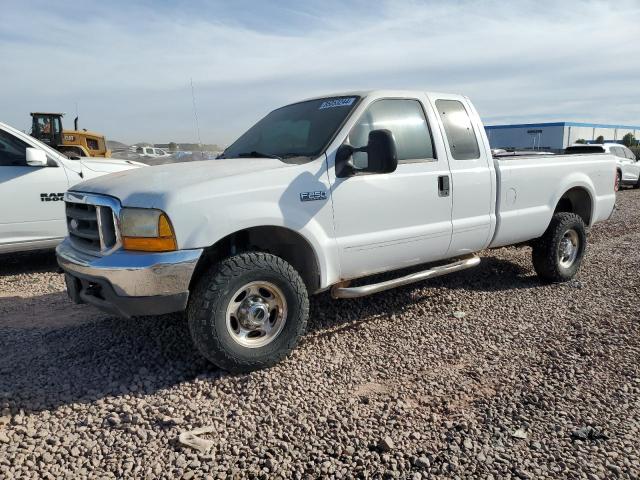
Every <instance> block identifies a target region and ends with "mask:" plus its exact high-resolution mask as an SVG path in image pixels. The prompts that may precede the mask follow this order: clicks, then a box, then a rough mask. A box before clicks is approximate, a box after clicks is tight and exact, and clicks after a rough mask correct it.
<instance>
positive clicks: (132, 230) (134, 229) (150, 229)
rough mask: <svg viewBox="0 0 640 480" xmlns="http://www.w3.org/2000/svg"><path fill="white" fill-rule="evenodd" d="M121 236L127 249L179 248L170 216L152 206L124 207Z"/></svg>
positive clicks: (146, 250)
mask: <svg viewBox="0 0 640 480" xmlns="http://www.w3.org/2000/svg"><path fill="white" fill-rule="evenodd" d="M120 236H121V237H122V248H124V249H125V250H135V251H140V252H171V251H174V250H177V248H178V244H177V242H176V236H175V233H174V231H173V227H172V226H171V222H170V221H169V217H167V214H166V213H164V212H163V211H161V210H155V209H152V208H123V209H122V210H121V211H120Z"/></svg>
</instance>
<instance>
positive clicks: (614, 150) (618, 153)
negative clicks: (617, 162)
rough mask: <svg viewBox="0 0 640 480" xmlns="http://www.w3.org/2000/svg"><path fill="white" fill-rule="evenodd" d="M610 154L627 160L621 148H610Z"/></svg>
mask: <svg viewBox="0 0 640 480" xmlns="http://www.w3.org/2000/svg"><path fill="white" fill-rule="evenodd" d="M611 153H613V154H614V155H615V156H616V157H620V158H627V156H626V155H625V154H624V150H623V149H622V148H621V147H611Z"/></svg>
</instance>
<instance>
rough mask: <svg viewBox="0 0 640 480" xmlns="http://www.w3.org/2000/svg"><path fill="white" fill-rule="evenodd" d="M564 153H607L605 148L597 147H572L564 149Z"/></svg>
mask: <svg viewBox="0 0 640 480" xmlns="http://www.w3.org/2000/svg"><path fill="white" fill-rule="evenodd" d="M564 153H568V154H573V153H575V154H578V153H605V150H604V147H598V146H595V145H593V146H592V145H572V146H570V147H567V148H565V149H564ZM611 153H613V152H611Z"/></svg>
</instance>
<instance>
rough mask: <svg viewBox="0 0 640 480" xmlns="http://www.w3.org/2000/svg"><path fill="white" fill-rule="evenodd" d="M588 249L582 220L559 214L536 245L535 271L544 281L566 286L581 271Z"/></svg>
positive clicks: (568, 214) (534, 245)
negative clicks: (560, 283)
mask: <svg viewBox="0 0 640 480" xmlns="http://www.w3.org/2000/svg"><path fill="white" fill-rule="evenodd" d="M586 246H587V235H586V229H585V225H584V222H583V220H582V218H580V217H579V216H578V215H576V214H575V213H568V212H560V213H556V214H555V215H554V216H553V218H552V219H551V223H550V224H549V227H548V228H547V230H546V231H545V232H544V234H543V235H542V237H540V238H539V239H538V240H536V242H535V243H534V244H533V251H532V260H533V267H534V269H535V271H536V273H537V274H538V276H539V277H540V278H542V279H543V280H546V281H548V282H566V281H568V280H571V279H572V278H573V277H574V276H575V274H576V273H577V271H578V269H579V268H580V264H581V263H582V258H583V257H584V252H585V248H586Z"/></svg>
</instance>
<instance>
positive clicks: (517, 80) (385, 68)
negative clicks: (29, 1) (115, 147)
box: [0, 1, 640, 142]
mask: <svg viewBox="0 0 640 480" xmlns="http://www.w3.org/2000/svg"><path fill="white" fill-rule="evenodd" d="M125 5H126V4H125ZM322 5H324V4H317V5H316V4H314V5H312V6H311V7H305V10H302V11H297V12H296V11H292V12H291V11H289V12H286V11H283V10H275V11H274V12H272V13H271V15H272V16H271V17H269V18H265V21H264V22H262V23H261V22H257V21H256V19H255V18H253V16H252V9H251V7H250V6H249V5H245V6H244V8H245V9H246V10H245V11H244V12H243V11H242V9H241V11H234V12H232V13H227V14H226V15H218V14H217V13H216V11H212V10H210V9H207V8H205V7H202V8H203V9H202V11H201V12H195V13H194V11H193V9H191V10H189V11H186V10H180V9H177V8H176V9H169V10H166V9H165V10H162V11H154V10H151V9H150V8H144V7H135V6H134V7H127V6H124V5H123V6H120V7H122V8H115V7H114V6H113V4H112V3H110V2H105V3H103V4H94V5H91V6H90V7H81V8H78V9H75V8H74V7H75V6H73V5H67V4H63V5H58V4H56V5H55V7H54V6H49V7H43V6H41V7H38V8H36V7H33V6H31V7H29V6H25V5H23V4H22V3H14V4H12V6H9V7H4V9H3V17H4V20H3V26H2V31H0V40H1V42H0V58H2V63H3V65H5V66H10V68H6V67H5V68H3V73H2V75H0V87H2V91H3V92H4V95H3V97H4V98H3V100H2V102H3V104H4V105H2V107H1V111H2V112H3V120H5V121H8V122H9V123H13V124H15V125H17V126H18V127H23V128H24V127H25V126H26V124H27V123H28V112H29V111H32V110H36V109H53V110H63V111H65V110H66V111H69V112H73V110H74V108H75V106H74V105H75V102H76V101H78V102H79V104H80V110H81V116H82V118H81V120H82V123H83V125H85V126H87V127H91V128H93V129H96V130H101V131H104V132H105V133H106V134H107V135H108V136H109V137H110V138H114V139H120V140H123V141H138V140H145V139H148V140H149V141H168V140H171V139H175V140H177V141H181V140H182V141H188V140H193V139H194V138H195V133H194V128H193V113H192V109H191V108H192V107H191V95H190V91H189V78H190V77H193V79H194V83H195V85H196V95H197V100H198V109H199V117H200V121H201V131H202V136H203V140H205V141H211V142H214V141H218V142H228V141H230V140H232V139H233V138H234V137H235V136H236V135H238V134H239V133H241V131H242V130H243V129H244V128H246V127H248V126H249V124H250V123H251V122H253V121H254V120H256V119H257V118H258V117H260V116H261V115H263V114H264V113H265V112H266V111H268V110H269V109H271V108H273V107H276V106H278V105H279V104H281V103H283V102H286V101H290V100H296V99H298V98H301V97H307V96H310V95H315V94H318V93H330V92H331V91H336V90H344V89H360V88H376V87H390V88H420V89H429V90H440V91H453V92H460V93H464V94H466V95H469V96H470V97H471V98H472V100H474V102H475V103H476V104H477V106H478V109H479V111H480V113H481V114H482V115H483V116H484V117H485V120H489V121H491V122H494V123H495V122H503V121H509V120H516V121H529V120H530V121H537V120H551V119H554V120H584V121H591V120H593V121H600V122H612V123H632V124H640V113H639V112H640V93H638V88H637V80H638V78H640V66H638V62H637V61H635V60H634V59H633V55H636V56H637V44H638V43H639V41H640V29H638V28H637V18H638V14H640V5H639V4H638V3H637V2H631V1H628V2H624V1H623V2H604V1H591V2H582V1H565V2H551V1H542V2H540V1H538V2H534V1H521V2H497V1H463V2H456V3H450V2H447V3H445V4H441V3H435V2H418V1H402V2H401V1H389V2H387V3H385V4H375V3H374V4H372V3H357V4H351V5H349V4H345V3H340V5H341V6H340V7H339V8H338V7H336V8H335V9H334V8H332V5H331V4H329V5H327V7H326V9H324V10H326V13H325V14H321V13H320V12H323V8H322ZM336 5H337V4H336ZM216 8H217V9H218V12H220V11H221V10H220V8H223V7H220V6H219V5H218V6H217V7H216ZM256 8H258V7H256ZM289 10H291V9H289ZM69 11H73V12H74V14H73V15H72V16H70V17H67V16H65V12H69ZM331 12H334V13H333V14H332V13H331ZM261 13H262V14H263V15H269V13H264V11H263V10H261ZM290 14H292V16H291V15H290ZM314 15H316V17H314ZM285 16H286V19H285ZM245 17H246V18H248V19H251V20H252V21H253V23H251V22H249V23H248V22H247V21H245ZM287 22H289V23H287ZM257 25H258V26H257ZM260 25H262V26H261V27H260ZM264 25H267V26H268V27H264Z"/></svg>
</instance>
